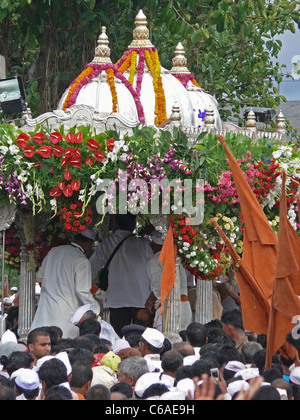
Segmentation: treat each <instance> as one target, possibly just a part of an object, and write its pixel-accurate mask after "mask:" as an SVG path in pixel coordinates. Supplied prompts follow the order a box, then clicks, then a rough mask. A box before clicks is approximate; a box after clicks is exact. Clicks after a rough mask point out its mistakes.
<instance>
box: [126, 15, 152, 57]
mask: <svg viewBox="0 0 300 420" xmlns="http://www.w3.org/2000/svg"><path fill="white" fill-rule="evenodd" d="M147 23H148V22H147V18H146V16H145V14H144V12H143V11H142V10H140V11H139V13H138V15H137V17H136V19H135V29H134V31H133V41H132V43H131V44H130V45H129V47H128V48H129V49H133V48H154V45H152V43H151V41H150V32H149V29H148V28H147Z"/></svg>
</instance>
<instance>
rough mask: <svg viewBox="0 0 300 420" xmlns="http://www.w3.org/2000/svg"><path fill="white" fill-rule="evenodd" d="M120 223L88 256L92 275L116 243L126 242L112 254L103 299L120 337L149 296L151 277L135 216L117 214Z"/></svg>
mask: <svg viewBox="0 0 300 420" xmlns="http://www.w3.org/2000/svg"><path fill="white" fill-rule="evenodd" d="M116 221H117V223H118V226H119V230H117V231H116V232H115V233H114V234H113V235H111V236H110V237H109V238H108V239H105V240H104V241H103V242H101V243H100V245H99V246H98V247H97V249H96V251H95V253H94V255H93V256H92V257H91V260H90V261H91V266H92V275H93V278H94V277H95V276H97V275H98V273H99V272H100V271H101V269H102V268H103V267H104V266H105V264H106V263H107V261H108V260H109V258H110V257H111V255H112V254H113V252H114V250H115V249H116V247H117V246H118V245H119V244H120V243H121V241H122V240H123V239H125V238H127V239H126V240H125V242H124V243H123V244H122V246H121V248H120V249H119V250H118V252H117V253H116V255H115V256H114V258H113V260H112V262H111V264H110V266H109V276H108V289H107V293H106V303H107V306H108V307H109V308H110V323H111V325H112V326H113V328H114V329H115V331H116V333H117V334H118V335H119V336H120V337H121V330H122V328H123V327H124V326H126V325H129V324H131V323H132V322H133V323H135V320H136V315H137V312H138V311H139V309H144V308H145V304H146V301H147V299H148V297H149V296H150V293H151V290H150V279H149V276H148V273H147V268H146V266H147V261H148V260H149V259H150V258H151V257H152V256H153V251H152V249H151V246H150V243H149V241H148V240H147V239H144V238H136V237H135V236H134V235H133V232H134V230H135V228H136V217H135V216H132V215H130V214H128V215H117V216H116Z"/></svg>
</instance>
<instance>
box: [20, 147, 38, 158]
mask: <svg viewBox="0 0 300 420" xmlns="http://www.w3.org/2000/svg"><path fill="white" fill-rule="evenodd" d="M23 154H24V156H26V157H27V158H28V159H32V158H33V156H34V155H35V148H34V147H33V146H27V147H25V148H24V150H23Z"/></svg>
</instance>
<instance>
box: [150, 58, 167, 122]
mask: <svg viewBox="0 0 300 420" xmlns="http://www.w3.org/2000/svg"><path fill="white" fill-rule="evenodd" d="M145 58H146V62H147V65H148V67H149V70H150V72H151V75H152V77H153V86H154V91H155V99H156V100H155V115H156V118H155V124H156V125H157V126H159V125H160V124H162V123H163V122H165V121H166V120H167V109H166V97H165V91H164V87H163V83H162V78H161V71H160V69H161V67H160V61H159V57H158V52H157V50H154V51H148V50H146V51H145Z"/></svg>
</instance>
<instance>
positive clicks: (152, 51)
mask: <svg viewBox="0 0 300 420" xmlns="http://www.w3.org/2000/svg"><path fill="white" fill-rule="evenodd" d="M135 25H136V27H135V29H134V32H133V38H134V39H133V42H132V43H131V45H130V46H129V47H128V48H129V49H128V50H127V51H126V52H125V53H124V55H123V56H122V58H121V59H120V60H119V61H118V63H117V64H112V62H111V59H110V49H109V46H108V45H109V41H108V37H107V35H106V28H105V27H103V28H102V34H101V36H100V37H99V40H98V47H97V48H96V57H95V58H94V60H93V62H92V63H90V64H88V65H87V67H86V69H85V70H84V71H83V72H82V73H81V75H80V76H79V77H78V78H77V79H75V81H74V82H73V83H72V84H71V85H70V86H69V88H68V89H67V90H66V92H65V93H64V95H63V97H62V98H61V100H60V103H59V106H58V109H63V110H66V109H68V108H70V107H72V106H73V105H88V106H91V107H92V108H94V109H95V111H97V112H99V113H101V114H102V115H103V114H104V115H110V114H113V113H118V114H119V115H120V116H122V117H124V118H125V119H126V120H127V121H130V122H134V121H139V122H140V123H141V124H145V125H147V126H157V127H159V126H160V125H161V124H163V123H165V122H166V121H167V120H168V119H169V118H170V117H171V115H172V111H173V107H174V105H175V104H176V106H177V108H179V109H178V110H179V112H180V114H181V124H182V126H185V127H196V128H198V127H201V126H203V125H204V118H205V115H206V111H207V110H208V109H209V108H212V109H213V111H214V115H215V126H216V128H220V127H221V120H220V117H219V112H218V108H217V106H218V104H217V102H216V101H215V100H214V98H213V97H212V96H210V95H208V94H207V93H205V92H204V91H203V90H202V89H201V88H200V86H199V85H198V84H197V82H196V81H195V80H194V76H193V75H191V73H190V72H189V71H188V69H187V68H186V67H185V66H186V62H187V60H186V58H185V56H184V50H183V52H182V51H181V50H180V48H179V47H177V50H176V53H175V54H176V57H175V58H174V60H173V69H172V70H171V71H169V70H167V69H165V68H163V67H162V66H161V64H160V60H159V55H158V51H157V49H156V48H155V47H154V46H153V45H152V43H151V41H150V39H149V29H148V28H147V20H146V16H145V15H144V13H143V11H142V10H140V12H139V13H138V15H137V17H136V20H135ZM180 45H181V44H180ZM178 48H179V49H178ZM182 49H183V47H182ZM183 74H184V75H183ZM179 76H182V77H183V79H184V80H183V79H182V78H180V77H179ZM186 77H188V78H189V80H188V82H187V83H185V78H186Z"/></svg>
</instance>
